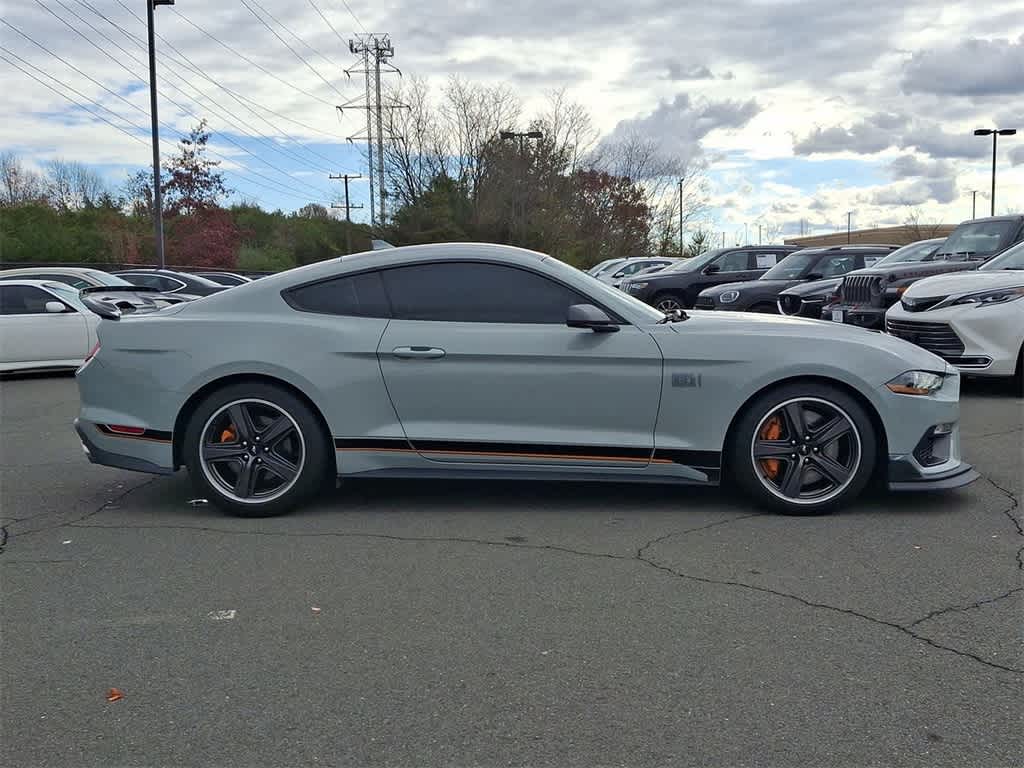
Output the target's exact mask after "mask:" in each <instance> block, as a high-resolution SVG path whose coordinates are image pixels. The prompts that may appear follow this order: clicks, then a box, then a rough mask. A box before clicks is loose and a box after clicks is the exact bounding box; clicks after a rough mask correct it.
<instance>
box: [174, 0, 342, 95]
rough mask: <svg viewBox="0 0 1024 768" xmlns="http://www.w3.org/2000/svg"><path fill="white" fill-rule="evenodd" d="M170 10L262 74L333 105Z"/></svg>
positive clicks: (186, 17) (176, 11)
mask: <svg viewBox="0 0 1024 768" xmlns="http://www.w3.org/2000/svg"><path fill="white" fill-rule="evenodd" d="M170 10H171V11H173V12H174V14H175V15H176V16H178V17H179V18H180V19H181V20H182V21H184V22H185V23H186V24H189V25H190V26H192V27H194V28H195V29H196V30H198V31H199V32H201V33H202V34H204V35H206V37H208V38H210V39H211V40H213V42H215V43H217V44H218V45H220V46H221V47H222V48H225V49H226V50H228V51H230V52H231V53H233V54H234V55H235V56H237V57H238V58H240V59H241V60H242V61H244V62H246V63H248V64H251V65H252V66H254V67H256V69H258V70H260V72H263V73H264V74H266V75H269V76H270V77H272V78H274V79H275V80H277V81H278V82H279V83H281V84H283V85H286V86H288V87H289V88H291V89H292V90H295V91H298V92H299V93H301V94H303V95H304V96H308V97H309V98H311V99H313V100H315V101H319V102H320V103H321V104H326V105H327V106H329V107H333V106H334V104H332V103H331V102H329V101H328V100H327V99H322V98H320V97H319V96H316V95H314V94H312V93H310V92H309V91H307V90H305V89H303V88H300V87H299V86H297V85H294V84H293V83H289V82H288V81H287V80H285V79H283V78H281V77H278V75H276V74H275V73H273V72H271V71H270V70H269V69H267V68H266V67H264V66H263V65H262V64H260V63H258V62H255V61H253V60H252V59H250V58H249V57H248V56H246V55H245V54H244V53H240V52H239V51H238V50H236V49H235V48H232V47H231V46H230V45H228V44H227V43H225V42H224V41H223V40H221V39H219V38H217V37H214V36H213V35H212V34H210V33H209V32H207V31H206V30H205V29H203V28H202V27H200V26H199V25H198V24H196V23H195V22H194V21H192V19H190V18H188V16H185V15H184V14H183V13H181V12H180V11H178V9H176V8H174V7H173V6H171V7H170Z"/></svg>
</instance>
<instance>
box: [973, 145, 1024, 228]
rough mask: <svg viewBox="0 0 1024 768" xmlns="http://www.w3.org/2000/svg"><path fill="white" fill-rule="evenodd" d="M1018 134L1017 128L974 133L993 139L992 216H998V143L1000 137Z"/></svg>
mask: <svg viewBox="0 0 1024 768" xmlns="http://www.w3.org/2000/svg"><path fill="white" fill-rule="evenodd" d="M1016 133H1017V129H1016V128H979V129H978V130H976V131H975V132H974V135H975V136H991V137H992V214H991V215H992V216H995V215H996V141H997V140H998V138H999V137H1000V136H1013V135H1015V134H1016Z"/></svg>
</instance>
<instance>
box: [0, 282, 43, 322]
mask: <svg viewBox="0 0 1024 768" xmlns="http://www.w3.org/2000/svg"><path fill="white" fill-rule="evenodd" d="M48 301H57V299H56V298H55V297H53V296H51V295H50V294H48V293H47V292H46V291H44V290H41V289H39V288H36V287H35V286H32V285H0V315H41V314H43V313H44V312H46V302H48Z"/></svg>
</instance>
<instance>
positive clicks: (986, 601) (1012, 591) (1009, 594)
mask: <svg viewBox="0 0 1024 768" xmlns="http://www.w3.org/2000/svg"><path fill="white" fill-rule="evenodd" d="M1018 592H1024V587H1014V588H1013V589H1009V590H1007V591H1006V592H1003V594H1001V595H996V596H995V597H986V598H983V599H981V600H978V601H976V602H973V603H971V604H970V605H951V606H949V607H948V608H939V609H938V610H935V611H932V612H931V613H929V614H928V615H926V616H922V617H921V618H920V619H916V620H915V621H912V622H910V623H909V624H908V625H907V626H908V627H916V626H917V625H918V624H922V623H924V622H926V621H931V620H932V619H935V618H938V617H939V616H943V615H945V614H947V613H962V612H964V611H973V610H974V609H975V608H980V607H981V606H983V605H990V604H991V603H998V602H999V601H1000V600H1005V599H1006V598H1008V597H1012V596H1013V595H1015V594H1017V593H1018Z"/></svg>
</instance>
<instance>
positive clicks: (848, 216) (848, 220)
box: [846, 211, 853, 243]
mask: <svg viewBox="0 0 1024 768" xmlns="http://www.w3.org/2000/svg"><path fill="white" fill-rule="evenodd" d="M852 233H853V211H847V212H846V242H847V243H849V242H850V237H851V235H852Z"/></svg>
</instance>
